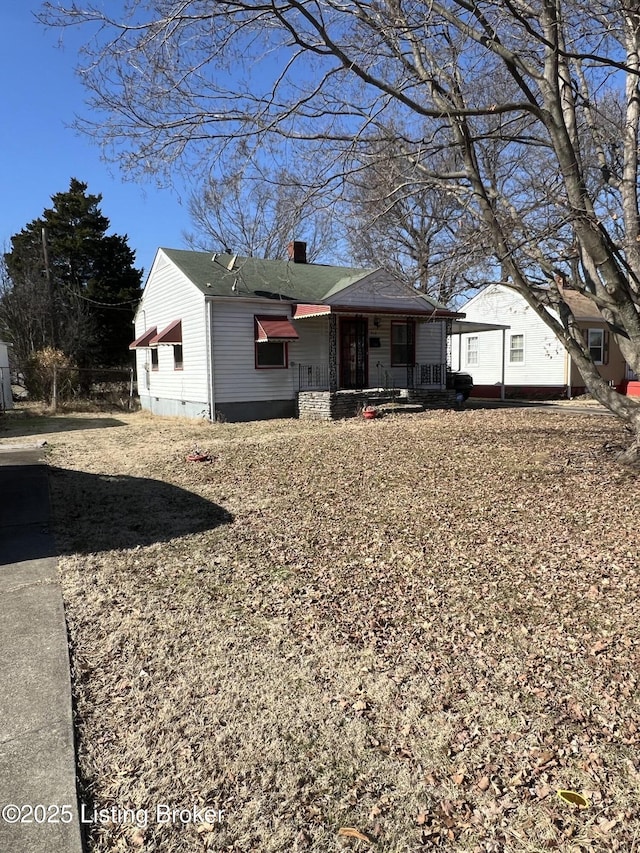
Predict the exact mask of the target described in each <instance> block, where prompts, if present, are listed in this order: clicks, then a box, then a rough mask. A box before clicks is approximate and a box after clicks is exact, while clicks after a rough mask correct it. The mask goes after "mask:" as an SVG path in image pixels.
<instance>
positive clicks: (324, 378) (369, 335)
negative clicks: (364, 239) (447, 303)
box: [290, 296, 454, 419]
mask: <svg viewBox="0 0 640 853" xmlns="http://www.w3.org/2000/svg"><path fill="white" fill-rule="evenodd" d="M412 299H413V296H412ZM403 307H404V306H403ZM305 309H306V310H305V312H304V313H300V306H298V309H296V314H295V315H294V318H293V319H294V322H296V321H298V320H299V321H301V322H300V324H299V326H298V328H299V329H300V333H302V329H303V328H305V327H306V328H308V329H311V324H314V325H315V328H316V345H315V347H312V346H306V347H305V346H300V347H299V349H298V353H299V358H300V360H299V361H297V360H296V361H295V362H292V363H291V365H290V366H291V367H292V368H293V370H294V387H295V391H296V396H297V399H298V414H299V417H301V418H314V419H317V418H322V419H336V418H346V417H352V416H353V415H355V414H356V413H357V412H358V410H360V409H361V408H363V407H364V406H368V405H376V406H383V405H386V404H394V405H396V406H400V405H404V406H411V407H413V408H414V409H415V408H416V407H417V406H419V407H421V408H423V407H424V406H426V405H428V404H433V405H443V404H446V403H448V402H450V401H451V402H452V401H453V398H454V394H453V393H452V392H450V391H447V322H448V321H449V319H450V318H449V316H448V315H449V313H450V312H447V311H445V310H443V311H442V312H439V311H437V310H434V309H433V307H431V309H430V310H429V309H427V308H423V307H422V305H420V304H418V305H417V306H415V307H413V310H410V309H409V307H408V306H407V307H406V308H404V310H402V311H401V310H397V309H396V310H391V309H389V310H388V312H386V313H385V312H383V311H382V310H380V309H374V310H366V309H363V308H358V309H353V310H349V309H348V308H347V307H346V306H341V307H340V308H339V309H337V310H336V309H335V308H330V307H329V306H305ZM440 313H444V314H445V316H444V317H441V316H439V314H440ZM296 325H297V323H296ZM305 356H307V357H306V358H305ZM309 356H311V358H309ZM314 356H315V358H314ZM318 356H320V357H319V358H318Z"/></svg>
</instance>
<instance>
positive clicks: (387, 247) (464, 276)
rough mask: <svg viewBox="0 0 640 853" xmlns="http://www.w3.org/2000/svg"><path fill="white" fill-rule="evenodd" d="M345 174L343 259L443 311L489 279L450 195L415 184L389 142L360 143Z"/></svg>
mask: <svg viewBox="0 0 640 853" xmlns="http://www.w3.org/2000/svg"><path fill="white" fill-rule="evenodd" d="M359 158H360V162H359V163H357V164H356V163H353V165H352V168H351V170H350V171H349V173H348V174H347V175H345V196H346V206H344V212H343V218H344V222H345V234H346V239H347V241H348V244H349V246H350V249H351V256H352V257H353V258H355V260H356V261H358V262H360V263H363V264H374V265H375V266H379V267H382V268H384V269H387V270H389V271H390V272H391V273H393V274H394V275H395V276H397V277H398V278H400V279H401V280H403V281H405V282H406V283H407V284H409V285H410V286H412V287H416V288H418V289H420V290H422V291H424V292H425V293H428V294H429V295H430V296H432V297H434V298H435V299H437V300H438V301H440V302H442V303H445V304H451V303H453V302H455V301H456V299H457V298H459V297H460V296H461V295H462V294H463V293H468V292H469V290H471V289H473V288H474V287H477V285H476V282H477V281H478V280H482V279H485V278H486V277H487V276H488V274H489V264H488V263H487V247H486V246H484V245H483V244H482V242H481V241H478V240H476V239H475V236H476V235H475V233H474V232H475V229H474V227H473V221H472V220H470V219H469V217H468V216H467V214H466V210H465V206H464V199H461V198H460V195H459V193H458V192H457V190H456V189H454V190H447V188H446V187H442V186H441V185H440V182H439V181H437V180H436V181H434V180H432V179H429V178H423V177H422V176H421V174H420V172H419V170H418V169H417V168H416V165H415V163H414V162H413V160H412V159H411V158H408V157H407V156H406V155H405V154H404V153H403V152H402V150H401V149H399V147H398V146H397V145H396V144H394V143H393V142H391V143H389V142H386V141H382V142H381V143H380V144H375V143H374V142H373V141H368V143H367V145H366V147H365V146H363V147H362V150H361V152H360V155H359Z"/></svg>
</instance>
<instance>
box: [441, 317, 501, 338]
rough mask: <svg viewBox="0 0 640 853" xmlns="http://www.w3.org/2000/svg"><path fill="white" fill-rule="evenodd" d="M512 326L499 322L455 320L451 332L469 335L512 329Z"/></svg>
mask: <svg viewBox="0 0 640 853" xmlns="http://www.w3.org/2000/svg"><path fill="white" fill-rule="evenodd" d="M510 328H511V326H503V325H501V324H499V323H474V321H473V320H453V321H452V323H451V332H452V333H453V334H454V335H468V334H472V333H473V332H497V331H500V330H501V329H502V330H504V329H510Z"/></svg>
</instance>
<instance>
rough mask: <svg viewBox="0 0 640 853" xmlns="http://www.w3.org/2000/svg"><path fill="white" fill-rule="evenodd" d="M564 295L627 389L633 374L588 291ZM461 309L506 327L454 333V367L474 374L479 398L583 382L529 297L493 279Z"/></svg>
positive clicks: (575, 389)
mask: <svg viewBox="0 0 640 853" xmlns="http://www.w3.org/2000/svg"><path fill="white" fill-rule="evenodd" d="M563 296H564V299H565V301H566V302H567V304H568V305H569V307H570V308H571V311H572V312H573V314H574V316H575V318H576V320H577V322H578V325H579V327H580V328H581V329H582V331H583V332H584V334H585V337H586V340H587V342H588V345H589V349H590V351H591V354H592V357H593V359H594V361H595V363H596V364H597V365H598V369H599V371H600V373H601V374H602V376H603V377H604V378H605V379H607V380H608V381H609V382H610V383H611V384H612V385H615V386H616V387H617V388H618V389H619V390H620V391H622V392H624V391H626V388H627V383H628V382H629V380H631V379H633V378H634V377H633V374H632V373H631V371H630V370H629V369H628V367H627V364H626V362H625V360H624V358H623V356H622V353H621V352H620V349H619V348H618V346H617V345H616V343H615V341H614V340H613V338H612V337H611V335H610V332H609V329H608V327H607V324H606V322H605V320H604V319H603V317H602V315H601V314H600V313H599V311H598V310H597V308H596V306H595V305H594V303H593V302H592V301H591V300H590V299H589V298H588V297H586V296H583V295H582V294H581V293H579V292H578V291H576V290H571V289H570V288H566V287H565V289H564V293H563ZM461 311H463V312H464V314H465V323H469V322H479V323H495V324H502V326H503V328H501V329H497V330H495V331H487V332H484V333H483V334H477V333H474V332H471V333H467V332H465V333H464V334H459V335H454V338H453V345H452V353H451V355H452V359H451V361H452V366H453V367H454V369H456V370H463V371H466V372H467V373H470V374H471V375H472V376H473V382H474V389H473V394H474V396H478V397H500V396H502V397H511V398H513V397H538V398H543V397H544V398H549V399H551V398H558V397H574V396H577V395H579V394H582V393H584V391H585V384H584V380H583V379H582V377H581V375H580V373H579V372H578V370H577V368H576V366H575V364H573V363H572V361H571V357H570V356H569V354H568V352H567V351H566V350H565V348H564V347H563V345H562V344H561V342H560V341H559V340H558V338H557V337H556V336H555V335H554V333H553V332H552V331H551V329H550V328H549V327H548V326H547V324H546V323H545V322H544V321H543V320H542V319H541V318H540V317H539V316H538V315H537V314H536V312H535V311H534V310H533V309H532V308H531V307H530V306H529V305H528V304H527V302H526V301H525V299H524V298H523V297H522V296H521V295H520V294H519V293H517V292H516V291H515V290H512V289H511V288H509V287H506V286H505V285H503V284H497V283H496V284H490V285H488V286H487V287H486V288H485V289H484V290H482V291H480V293H477V294H476V295H475V296H474V297H473V298H472V299H470V300H469V302H467V303H466V304H465V305H464V306H463V307H462V308H461Z"/></svg>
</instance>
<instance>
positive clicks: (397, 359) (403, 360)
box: [391, 320, 416, 367]
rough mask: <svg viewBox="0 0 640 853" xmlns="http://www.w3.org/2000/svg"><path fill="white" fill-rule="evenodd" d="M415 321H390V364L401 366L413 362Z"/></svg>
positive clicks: (414, 356)
mask: <svg viewBox="0 0 640 853" xmlns="http://www.w3.org/2000/svg"><path fill="white" fill-rule="evenodd" d="M415 340H416V336H415V323H414V321H413V320H409V321H407V322H404V323H396V322H392V323H391V364H392V366H394V367H402V366H404V365H406V364H415V360H416V353H415Z"/></svg>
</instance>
